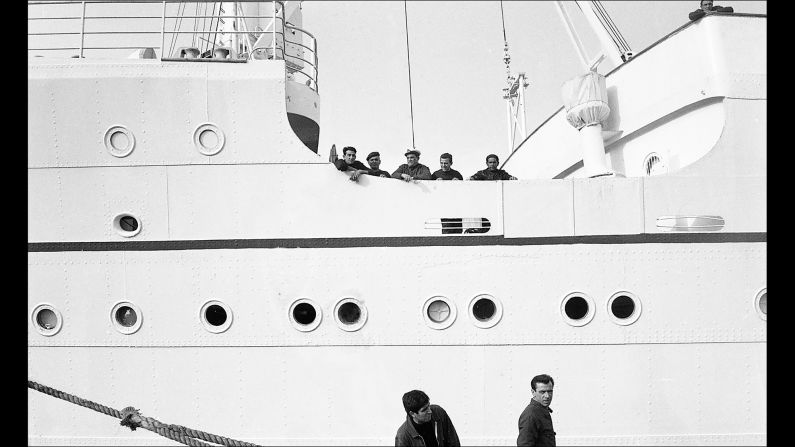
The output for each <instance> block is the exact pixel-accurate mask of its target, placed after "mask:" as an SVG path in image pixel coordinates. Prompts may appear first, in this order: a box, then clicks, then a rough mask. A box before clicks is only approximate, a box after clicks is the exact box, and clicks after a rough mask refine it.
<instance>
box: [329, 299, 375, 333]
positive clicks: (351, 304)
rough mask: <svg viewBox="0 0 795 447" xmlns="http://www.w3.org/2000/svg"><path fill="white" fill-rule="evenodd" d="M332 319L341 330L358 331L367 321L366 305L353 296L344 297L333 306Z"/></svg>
mask: <svg viewBox="0 0 795 447" xmlns="http://www.w3.org/2000/svg"><path fill="white" fill-rule="evenodd" d="M334 320H335V321H336V322H337V326H339V327H340V329H342V330H343V331H348V332H353V331H358V330H359V329H361V328H362V326H364V323H365V322H367V307H365V306H364V303H363V302H361V301H359V300H357V299H355V298H344V299H342V300H340V301H339V302H337V305H336V306H334Z"/></svg>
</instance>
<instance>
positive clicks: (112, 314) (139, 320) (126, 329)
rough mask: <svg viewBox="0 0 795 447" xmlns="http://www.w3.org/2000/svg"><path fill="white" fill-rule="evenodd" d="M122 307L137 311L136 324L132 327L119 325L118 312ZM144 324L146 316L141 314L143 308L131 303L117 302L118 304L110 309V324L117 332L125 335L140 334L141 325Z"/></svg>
mask: <svg viewBox="0 0 795 447" xmlns="http://www.w3.org/2000/svg"><path fill="white" fill-rule="evenodd" d="M122 306H128V307H130V308H131V309H132V310H134V311H135V317H136V319H135V324H133V325H132V326H130V327H126V326H122V324H121V323H119V322H118V320H116V311H118V310H119V308H120V307H122ZM143 322H144V314H143V312H141V308H140V307H138V306H137V305H135V304H133V303H131V302H129V301H117V302H116V304H114V305H113V307H111V309H110V324H111V325H112V326H113V327H114V328H115V329H116V330H117V331H119V332H120V333H122V334H124V335H132V334H134V333H136V332H138V330H139V329H141V325H142V324H143Z"/></svg>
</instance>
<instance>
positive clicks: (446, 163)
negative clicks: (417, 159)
mask: <svg viewBox="0 0 795 447" xmlns="http://www.w3.org/2000/svg"><path fill="white" fill-rule="evenodd" d="M439 165H440V166H441V169H439V170H438V171H436V172H434V173H433V174H431V180H464V177H463V176H462V175H461V173H460V172H458V171H456V170H455V169H453V168H452V166H453V156H452V155H451V154H449V153H447V152H445V153H444V154H442V155H440V156H439Z"/></svg>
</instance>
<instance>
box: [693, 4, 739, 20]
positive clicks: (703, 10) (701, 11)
mask: <svg viewBox="0 0 795 447" xmlns="http://www.w3.org/2000/svg"><path fill="white" fill-rule="evenodd" d="M709 12H734V8H732V7H731V6H720V5H714V6H713V5H712V0H701V3H700V7H699V8H698V9H696V10H695V11H693V12H691V13H690V14H688V15H687V16H688V17H689V18H690V20H698V19H700V18H702V17H704V16H705V15H707V13H709Z"/></svg>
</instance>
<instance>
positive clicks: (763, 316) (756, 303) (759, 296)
mask: <svg viewBox="0 0 795 447" xmlns="http://www.w3.org/2000/svg"><path fill="white" fill-rule="evenodd" d="M762 295H767V286H765V287H762V288H761V289H759V291H758V292H756V296H755V297H754V310H756V314H757V315H759V318H761V319H762V320H764V321H767V314H766V313H764V312H762V308H761V307H760V306H759V301H760V300H761V299H762Z"/></svg>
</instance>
